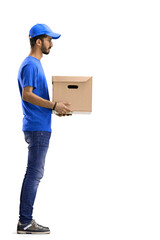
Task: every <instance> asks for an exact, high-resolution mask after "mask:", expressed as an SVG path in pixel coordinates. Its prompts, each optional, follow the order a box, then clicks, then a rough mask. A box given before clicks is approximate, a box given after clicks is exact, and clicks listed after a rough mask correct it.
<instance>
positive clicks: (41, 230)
mask: <svg viewBox="0 0 160 240" xmlns="http://www.w3.org/2000/svg"><path fill="white" fill-rule="evenodd" d="M17 233H19V234H49V233H50V230H49V228H48V227H43V226H41V225H39V224H38V223H36V221H35V220H32V221H31V222H30V223H25V224H22V223H20V222H18V225H17Z"/></svg>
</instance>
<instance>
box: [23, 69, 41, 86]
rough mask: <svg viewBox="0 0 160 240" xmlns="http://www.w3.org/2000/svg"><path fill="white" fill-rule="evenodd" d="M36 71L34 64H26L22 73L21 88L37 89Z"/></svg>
mask: <svg viewBox="0 0 160 240" xmlns="http://www.w3.org/2000/svg"><path fill="white" fill-rule="evenodd" d="M37 75H38V70H37V67H36V66H35V65H34V64H27V65H26V66H25V67H24V68H23V71H22V88H24V87H28V86H30V87H33V88H36V87H37Z"/></svg>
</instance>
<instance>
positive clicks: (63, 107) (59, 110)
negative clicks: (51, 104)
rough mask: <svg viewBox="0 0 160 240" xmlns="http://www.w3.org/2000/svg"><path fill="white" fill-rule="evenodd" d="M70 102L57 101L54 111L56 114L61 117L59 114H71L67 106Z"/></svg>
mask: <svg viewBox="0 0 160 240" xmlns="http://www.w3.org/2000/svg"><path fill="white" fill-rule="evenodd" d="M70 105H71V104H70V103H68V102H57V105H56V108H55V111H56V114H57V115H58V116H59V117H61V116H69V115H71V112H72V110H71V109H70V108H69V106H70Z"/></svg>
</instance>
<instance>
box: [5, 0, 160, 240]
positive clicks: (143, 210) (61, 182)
mask: <svg viewBox="0 0 160 240" xmlns="http://www.w3.org/2000/svg"><path fill="white" fill-rule="evenodd" d="M0 12H1V14H0V36H1V37H0V60H1V71H0V73H1V91H0V93H1V94H0V98H1V101H0V103H1V107H0V109H1V119H0V122H1V124H0V127H1V129H0V133H1V163H0V164H1V165H0V166H1V168H0V189H1V192H0V222H1V223H0V226H1V230H0V238H1V239H30V238H31V237H32V238H33V239H39V237H40V236H29V235H27V236H24V235H17V234H16V225H17V221H18V208H19V195H20V190H21V184H22V180H23V176H24V173H25V169H26V163H27V145H26V143H25V141H24V137H23V133H22V131H21V128H22V117H23V116H22V109H21V101H20V95H19V90H18V84H17V74H18V69H19V66H20V64H21V62H22V61H23V59H24V58H25V57H26V56H27V55H28V54H29V51H30V46H29V40H28V32H29V29H30V28H31V27H32V26H33V25H34V24H36V23H46V24H48V25H49V26H50V27H51V29H52V30H53V31H55V32H58V33H61V35H62V36H61V38H60V39H58V40H54V41H53V44H54V47H53V49H52V50H51V53H50V55H48V56H44V57H43V59H42V64H43V67H44V71H45V73H46V76H47V80H48V85H49V89H50V95H51V94H52V93H51V90H52V84H51V76H52V75H73V76H93V113H92V114H91V115H73V116H72V117H65V118H58V117H57V116H55V115H53V119H52V129H53V133H52V138H51V142H50V148H49V152H48V155H47V159H46V167H45V176H44V178H43V180H42V181H41V184H40V187H39V190H38V194H37V198H36V202H35V209H34V218H35V219H36V221H37V222H38V223H40V224H42V225H43V224H44V225H47V226H49V227H50V228H51V234H50V235H47V236H41V237H42V238H43V239H55V240H89V239H92V240H97V239H100V240H117V239H123V240H125V239H126V240H128V239H130V240H132V239H134V240H135V239H137V240H142V239H145V240H146V239H154V240H156V239H160V174H159V173H160V163H159V160H160V151H159V149H160V113H159V112H160V111H159V105H160V94H159V90H160V70H159V69H160V14H159V12H160V6H159V1H155V0H152V1H151V0H150V1H149V0H145V1H144V0H134V1H132V0H131V1H129V0H121V1H120V0H110V1H107V0H106V1H104V0H98V1H93V0H92V1H91V0H80V1H76V0H68V1H65V0H52V1H50V0H49V1H41V0H38V1H37V0H34V1H33V0H32V1H31V0H28V1H22V0H21V1H20V0H15V1H2V2H1V3H0ZM2 237H3V238H2Z"/></svg>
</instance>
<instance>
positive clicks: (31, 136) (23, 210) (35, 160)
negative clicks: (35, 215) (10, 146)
mask: <svg viewBox="0 0 160 240" xmlns="http://www.w3.org/2000/svg"><path fill="white" fill-rule="evenodd" d="M24 134H25V140H26V142H27V143H28V165H27V170H26V174H25V177H24V180H23V184H22V190H21V197H20V218H19V220H20V222H21V223H22V224H24V223H27V222H30V221H32V212H33V205H34V201H35V197H36V193H37V188H38V185H39V182H40V180H41V178H42V177H43V174H44V165H45V157H46V153H47V150H48V147H49V139H50V135H51V133H50V132H44V131H43V132H41V131H38V132H37V131H36V132H24Z"/></svg>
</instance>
